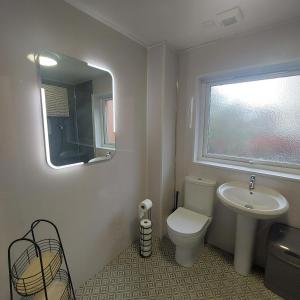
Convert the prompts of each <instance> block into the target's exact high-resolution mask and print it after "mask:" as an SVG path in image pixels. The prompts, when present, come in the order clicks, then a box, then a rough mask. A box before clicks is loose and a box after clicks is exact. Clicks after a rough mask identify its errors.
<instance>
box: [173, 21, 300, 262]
mask: <svg viewBox="0 0 300 300" xmlns="http://www.w3.org/2000/svg"><path fill="white" fill-rule="evenodd" d="M299 35H300V24H299V23H293V24H290V25H285V26H281V27H276V28H274V29H273V30H268V31H264V32H260V33H256V34H250V35H248V36H244V37H239V38H233V39H230V40H224V41H219V42H216V43H211V44H209V45H206V46H204V47H199V48H193V49H190V50H187V51H184V52H182V53H181V54H180V59H179V102H178V121H177V155H176V157H177V160H176V177H177V178H176V187H177V189H178V190H180V191H181V192H182V190H183V182H184V176H186V175H188V174H190V175H196V176H203V177H205V176H206V177H209V178H213V179H216V180H217V182H218V184H221V183H223V182H226V181H229V180H245V181H246V180H248V177H249V174H245V173H240V172H238V171H229V170H224V169H217V168H213V167H204V166H200V165H197V164H193V163H192V157H193V145H194V138H193V129H189V128H188V109H189V103H190V99H191V97H193V96H194V97H196V93H195V89H196V77H197V76H198V75H204V74H213V73H219V72H220V73H222V72H226V71H234V70H240V69H247V68H250V67H251V68H252V67H259V66H266V65H272V64H280V63H286V62H291V61H294V60H299V59H300V39H299ZM257 184H261V185H266V186H270V187H273V188H275V189H277V190H278V191H279V192H281V193H282V194H283V195H285V196H286V197H287V199H288V201H289V203H290V210H289V212H288V214H287V215H286V216H284V217H282V218H281V219H280V220H279V221H282V222H284V223H288V224H290V225H292V226H295V227H298V228H300V218H299V214H300V198H299V190H300V183H299V182H291V181H288V180H279V179H276V178H271V177H265V176H257ZM181 195H182V193H181ZM268 226H269V223H267V222H261V223H260V226H259V228H258V232H257V253H256V259H257V262H258V263H260V264H263V260H264V251H263V250H264V243H265V241H266V232H267V230H268ZM234 234H235V214H233V213H232V212H230V211H229V210H228V209H226V208H225V207H223V206H222V205H221V204H219V203H218V202H217V200H216V209H215V213H214V221H213V224H212V225H211V228H210V231H209V242H210V243H212V244H214V245H216V246H218V247H220V248H222V249H224V250H227V251H230V252H233V246H234Z"/></svg>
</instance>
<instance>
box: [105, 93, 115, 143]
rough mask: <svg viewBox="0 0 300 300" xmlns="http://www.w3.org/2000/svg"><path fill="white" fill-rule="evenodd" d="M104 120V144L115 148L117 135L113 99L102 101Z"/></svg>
mask: <svg viewBox="0 0 300 300" xmlns="http://www.w3.org/2000/svg"><path fill="white" fill-rule="evenodd" d="M102 105H103V106H102V112H103V116H102V120H103V125H102V128H103V144H104V145H106V146H108V147H109V146H110V147H114V145H115V133H114V111H113V100H112V99H111V98H109V99H105V100H103V101H102Z"/></svg>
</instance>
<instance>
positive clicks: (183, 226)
mask: <svg viewBox="0 0 300 300" xmlns="http://www.w3.org/2000/svg"><path fill="white" fill-rule="evenodd" d="M209 219H210V218H209V217H207V216H204V215H201V214H198V213H196V212H194V211H191V210H189V209H186V208H184V207H179V208H178V209H176V210H175V211H174V212H173V213H172V214H171V215H170V216H169V217H168V219H167V224H168V226H169V227H170V228H171V229H173V230H174V231H176V232H178V233H182V234H195V233H197V232H199V231H201V230H202V228H203V227H204V226H205V225H206V223H207V222H208V221H209Z"/></svg>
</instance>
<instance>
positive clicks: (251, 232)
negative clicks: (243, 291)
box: [234, 214, 257, 276]
mask: <svg viewBox="0 0 300 300" xmlns="http://www.w3.org/2000/svg"><path fill="white" fill-rule="evenodd" d="M256 223H257V221H256V219H255V218H251V217H248V216H244V215H240V214H238V215H237V224H236V236H235V250H234V268H235V270H236V271H237V272H238V273H240V274H241V275H244V276H245V275H248V274H249V273H250V270H251V266H252V254H253V246H254V239H255V232H256Z"/></svg>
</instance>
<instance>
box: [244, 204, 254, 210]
mask: <svg viewBox="0 0 300 300" xmlns="http://www.w3.org/2000/svg"><path fill="white" fill-rule="evenodd" d="M245 207H246V208H249V209H253V206H252V205H249V204H246V205H245Z"/></svg>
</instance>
